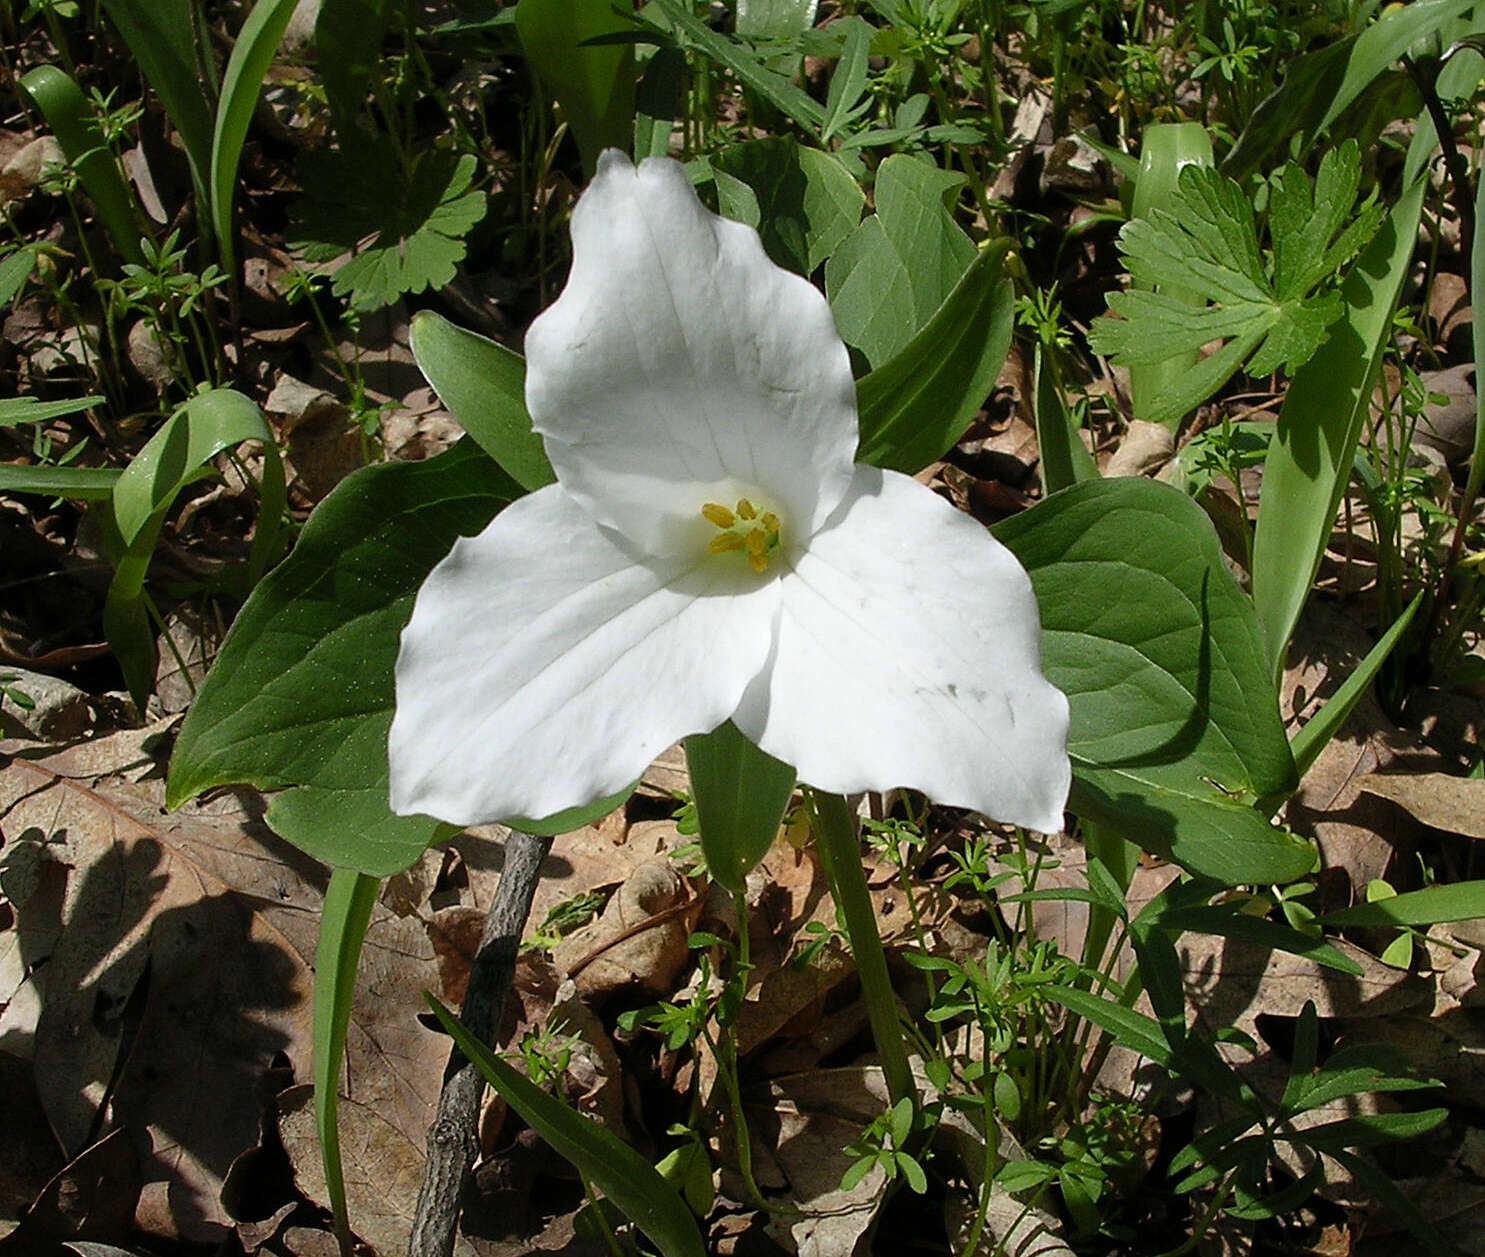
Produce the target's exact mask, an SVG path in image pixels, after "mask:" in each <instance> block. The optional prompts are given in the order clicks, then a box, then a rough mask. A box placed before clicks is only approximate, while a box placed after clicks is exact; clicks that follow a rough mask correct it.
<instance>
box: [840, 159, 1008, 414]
mask: <svg viewBox="0 0 1485 1257" xmlns="http://www.w3.org/2000/svg"><path fill="white" fill-rule="evenodd" d="M963 183H964V176H963V175H957V174H951V173H948V172H946V171H943V170H940V169H938V167H936V166H933V165H930V164H929V163H927V162H924V161H920V160H919V159H918V158H916V157H909V156H906V155H905V154H894V155H893V156H891V157H888V158H887V159H886V160H885V161H883V162H882V164H881V165H880V166H879V167H877V176H876V189H875V194H876V213H875V214H872V215H871V216H870V217H869V218H867V219H865V220H864V221H863V222H862V223H861V225H860V226H858V227H857V228H856V230H855V231H853V232H852V233H851V235H850V236H848V237H847V238H846V240H845V242H844V243H843V244H842V245H841V246H840V248H838V249H837V250H836V251H835V253H834V255H833V256H832V257H831V258H830V260H829V261H828V262H827V263H826V264H825V291H826V293H827V294H828V296H829V297H830V307H831V309H832V310H833V311H834V313H835V322H836V326H837V327H838V328H839V329H840V334H841V338H842V339H843V340H844V341H845V342H846V344H848V345H851V346H854V347H855V348H856V349H859V350H860V351H861V353H862V354H863V355H864V356H865V358H866V360H867V362H869V363H870V364H871V365H872V366H874V367H875V366H880V365H882V364H883V363H885V362H887V361H888V360H889V359H891V358H892V357H894V356H895V355H896V354H898V353H901V352H902V350H903V349H905V348H906V347H907V345H908V342H909V341H910V340H912V338H913V336H914V335H916V334H917V332H918V331H919V330H920V329H922V328H923V327H924V326H925V325H926V324H927V323H928V320H929V319H931V318H932V317H933V315H934V314H935V313H936V312H937V311H938V309H939V307H940V306H942V305H943V304H944V301H945V300H946V299H947V298H948V296H949V294H950V293H951V292H952V291H953V290H954V286H955V285H956V284H957V283H958V282H959V280H960V279H961V277H962V276H963V275H964V272H965V271H966V270H968V269H969V266H970V264H971V263H972V262H973V261H974V260H975V245H974V241H972V240H971V239H970V238H969V236H967V235H966V234H965V233H964V231H963V230H962V229H961V228H960V227H959V226H958V224H956V223H955V222H954V220H953V218H952V217H951V216H950V214H949V211H948V209H947V207H946V205H945V198H946V197H948V196H949V195H951V194H952V193H954V192H955V191H957V190H958V189H959V188H960V187H961V186H962V185H963ZM981 400H983V399H981Z"/></svg>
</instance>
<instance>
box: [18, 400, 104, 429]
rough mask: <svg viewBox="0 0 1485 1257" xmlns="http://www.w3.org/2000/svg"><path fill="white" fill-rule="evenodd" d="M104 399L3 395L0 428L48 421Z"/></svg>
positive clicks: (74, 412)
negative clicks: (52, 400) (51, 400)
mask: <svg viewBox="0 0 1485 1257" xmlns="http://www.w3.org/2000/svg"><path fill="white" fill-rule="evenodd" d="M102 400H103V398H101V397H68V398H64V399H62V400H61V401H55V402H44V401H39V400H38V399H37V398H35V397H3V398H0V428H13V427H15V426H16V425H17V424H22V423H46V422H47V421H48V420H49V419H57V418H59V417H61V416H62V415H72V414H76V413H77V412H78V411H79V410H86V409H87V408H88V407H89V406H96V405H98V403H99V402H101V401H102Z"/></svg>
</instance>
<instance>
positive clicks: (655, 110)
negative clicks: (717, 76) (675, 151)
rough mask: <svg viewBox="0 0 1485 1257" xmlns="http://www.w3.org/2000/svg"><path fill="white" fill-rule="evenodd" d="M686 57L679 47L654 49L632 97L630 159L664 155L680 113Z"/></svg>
mask: <svg viewBox="0 0 1485 1257" xmlns="http://www.w3.org/2000/svg"><path fill="white" fill-rule="evenodd" d="M685 78H686V57H685V54H684V53H682V52H681V50H680V49H679V48H674V47H669V46H667V47H663V48H657V49H655V52H654V55H653V56H652V57H651V58H650V60H649V63H648V64H647V65H646V66H645V72H644V77H643V78H641V79H640V81H639V87H638V89H637V90H636V92H635V97H634V160H635V161H637V162H638V161H643V160H644V159H645V158H646V157H666V156H668V155H669V154H670V136H671V132H673V131H674V130H675V124H676V119H677V117H678V116H679V115H680V111H681V110H680V101H681V84H682V83H683V82H684V81H685Z"/></svg>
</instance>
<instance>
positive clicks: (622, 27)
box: [516, 0, 634, 175]
mask: <svg viewBox="0 0 1485 1257" xmlns="http://www.w3.org/2000/svg"><path fill="white" fill-rule="evenodd" d="M633 29H634V25H633V23H632V22H631V21H629V20H627V19H626V18H624V17H621V16H620V15H619V12H618V7H617V6H616V5H615V4H614V3H613V0H520V3H519V4H518V5H517V6H516V33H517V35H519V36H520V39H521V48H522V50H523V51H524V52H525V54H526V57H527V60H529V61H530V62H531V64H532V66H534V67H535V69H536V72H537V74H538V75H539V76H540V77H541V79H542V81H543V82H545V83H546V85H547V86H548V87H549V88H550V89H551V91H552V95H553V96H555V97H556V98H557V101H558V103H559V104H560V105H561V106H562V114H563V116H564V117H565V118H566V119H567V126H568V129H569V130H571V132H572V136H573V139H574V140H576V141H577V146H578V151H579V153H581V154H582V159H583V169H584V170H585V171H586V172H587V173H588V174H589V175H591V174H592V173H593V171H594V170H595V169H596V168H597V165H598V154H599V153H601V152H602V151H603V150H604V149H606V148H622V149H626V150H627V149H628V147H629V144H630V142H631V140H632V139H633V136H634V46H633V45H632V44H592V43H589V42H588V41H590V40H594V39H600V38H602V37H603V36H605V35H615V34H622V33H625V32H629V31H632V30H633Z"/></svg>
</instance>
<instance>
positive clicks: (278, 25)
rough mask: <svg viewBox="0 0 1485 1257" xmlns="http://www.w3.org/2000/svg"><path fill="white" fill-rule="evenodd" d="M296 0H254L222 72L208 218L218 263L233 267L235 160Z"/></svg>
mask: <svg viewBox="0 0 1485 1257" xmlns="http://www.w3.org/2000/svg"><path fill="white" fill-rule="evenodd" d="M296 2H297V0H256V3H255V4H254V5H253V9H252V12H251V13H249V14H248V16H247V21H245V22H244V23H243V24H242V29H241V30H240V31H239V32H238V33H237V41H236V42H235V43H234V44H233V45H232V55H231V56H230V57H228V58H227V69H226V70H225V71H224V72H223V75H222V97H221V100H220V101H219V102H218V104H217V116H216V126H215V128H214V130H213V132H212V140H211V184H210V188H211V202H210V204H211V215H210V217H211V223H212V229H213V230H214V231H215V232H216V236H217V243H218V248H219V249H220V251H221V255H222V269H223V270H224V271H226V272H227V274H229V275H236V273H237V261H236V255H237V237H236V235H235V234H234V231H233V222H232V209H233V198H234V196H235V195H236V192H237V163H238V161H239V160H240V159H241V157H242V145H243V142H244V141H245V140H246V139H247V133H248V124H249V123H251V122H252V120H253V111H254V110H255V109H257V107H258V94H259V93H260V92H261V91H262V90H263V80H264V78H265V77H267V74H268V67H269V66H270V65H272V64H273V54H274V53H275V52H277V51H278V45H279V40H281V39H282V38H283V36H284V29H285V28H286V27H287V26H288V24H289V19H290V18H291V17H292V16H293V15H294V6H295V4H296Z"/></svg>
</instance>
